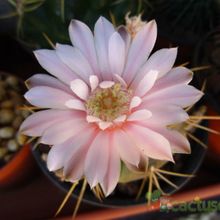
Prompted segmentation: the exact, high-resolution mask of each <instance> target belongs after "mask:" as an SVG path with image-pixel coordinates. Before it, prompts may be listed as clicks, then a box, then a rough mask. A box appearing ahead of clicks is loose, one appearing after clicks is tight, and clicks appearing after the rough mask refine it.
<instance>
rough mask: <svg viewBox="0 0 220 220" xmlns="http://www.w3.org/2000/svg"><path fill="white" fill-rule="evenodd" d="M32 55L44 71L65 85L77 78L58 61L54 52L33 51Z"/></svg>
mask: <svg viewBox="0 0 220 220" xmlns="http://www.w3.org/2000/svg"><path fill="white" fill-rule="evenodd" d="M34 55H35V57H36V58H37V60H38V62H39V63H40V65H41V66H42V67H43V68H44V69H45V70H47V71H48V72H49V73H51V74H52V75H54V76H56V77H57V78H59V79H60V80H61V81H62V82H64V83H66V84H67V85H69V83H70V82H71V81H72V80H74V79H76V78H77V75H76V74H75V72H74V71H72V70H71V69H70V68H69V67H68V66H66V65H65V64H64V63H63V62H62V61H61V60H60V59H59V57H58V56H57V54H56V52H55V51H54V50H45V49H44V50H35V51H34Z"/></svg>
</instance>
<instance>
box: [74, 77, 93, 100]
mask: <svg viewBox="0 0 220 220" xmlns="http://www.w3.org/2000/svg"><path fill="white" fill-rule="evenodd" d="M70 88H71V89H72V91H73V92H74V93H75V94H76V95H77V96H78V97H79V98H81V99H83V100H86V99H87V98H88V95H89V87H88V86H87V84H86V83H84V82H83V81H82V80H81V79H75V80H73V81H72V82H71V83H70Z"/></svg>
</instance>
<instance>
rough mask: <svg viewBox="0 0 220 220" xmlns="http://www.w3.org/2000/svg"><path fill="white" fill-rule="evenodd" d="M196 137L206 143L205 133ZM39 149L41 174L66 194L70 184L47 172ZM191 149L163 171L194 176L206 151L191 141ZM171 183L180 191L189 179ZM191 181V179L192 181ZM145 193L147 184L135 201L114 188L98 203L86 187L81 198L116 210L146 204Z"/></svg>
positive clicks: (169, 189)
mask: <svg viewBox="0 0 220 220" xmlns="http://www.w3.org/2000/svg"><path fill="white" fill-rule="evenodd" d="M194 135H195V136H196V137H198V138H199V139H200V140H201V141H203V142H205V143H206V142H207V133H206V132H204V131H202V130H197V131H196V132H195V134H194ZM39 149H40V148H37V149H35V150H34V149H33V150H32V152H33V155H34V157H35V159H36V161H37V163H38V165H39V167H40V168H41V170H42V171H43V173H44V174H45V175H46V176H47V177H48V178H49V179H50V180H51V182H52V183H53V184H55V185H56V186H57V187H58V188H60V190H62V191H64V192H66V193H67V192H68V190H69V189H70V186H71V185H72V184H71V183H67V182H61V181H60V180H59V178H58V177H56V176H55V175H54V173H52V172H49V170H48V169H47V167H46V163H45V161H43V160H42V158H41V152H40V150H39ZM191 149H192V152H191V154H189V155H184V154H179V155H175V156H174V158H176V159H177V162H176V163H175V164H172V163H168V164H166V165H165V166H166V167H163V168H164V169H169V170H170V171H174V172H179V173H187V174H195V173H196V171H197V170H198V169H199V167H200V165H201V163H202V161H203V158H204V155H205V153H206V149H204V148H203V147H202V146H200V145H199V144H198V143H196V142H194V141H192V142H191ZM170 179H171V180H172V182H173V183H175V184H176V185H177V186H178V187H179V189H181V188H182V187H183V186H185V185H186V184H187V183H189V182H190V180H191V178H185V177H184V178H183V177H172V178H170ZM192 181H193V179H192ZM161 187H162V189H163V190H164V191H165V192H166V193H169V194H173V193H175V192H176V191H177V190H176V189H174V188H172V187H170V186H169V185H168V184H166V183H163V184H162V182H161ZM80 189H81V187H80V186H78V187H77V188H76V190H75V192H74V193H73V195H72V196H73V197H74V198H77V196H78V195H79V192H80ZM146 192H147V184H146V187H145V189H144V190H143V193H142V195H141V197H140V199H139V200H137V201H136V200H135V198H131V197H129V196H126V195H125V194H122V193H119V192H118V189H117V188H116V190H115V193H114V194H113V195H110V196H109V197H107V198H105V199H104V201H103V202H100V201H99V200H98V199H97V198H96V197H95V196H94V195H93V193H92V192H91V190H90V189H89V187H87V190H86V193H85V195H84V198H83V202H85V203H88V204H90V205H93V206H101V207H108V208H116V207H125V206H134V205H138V204H144V203H146Z"/></svg>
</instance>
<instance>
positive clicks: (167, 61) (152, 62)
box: [132, 48, 177, 87]
mask: <svg viewBox="0 0 220 220" xmlns="http://www.w3.org/2000/svg"><path fill="white" fill-rule="evenodd" d="M176 56H177V48H170V49H161V50H158V51H156V52H155V53H154V54H152V55H151V56H150V58H149V59H148V60H147V62H146V63H145V64H144V65H143V67H142V68H141V69H140V70H139V71H138V73H137V75H136V77H135V79H134V81H133V82H132V87H135V86H137V84H138V83H139V81H140V80H141V79H142V78H143V77H144V76H145V74H146V73H147V72H149V71H150V70H156V71H158V78H159V77H162V76H163V75H165V74H166V73H167V72H168V71H170V70H171V68H172V67H173V65H174V62H175V60H176Z"/></svg>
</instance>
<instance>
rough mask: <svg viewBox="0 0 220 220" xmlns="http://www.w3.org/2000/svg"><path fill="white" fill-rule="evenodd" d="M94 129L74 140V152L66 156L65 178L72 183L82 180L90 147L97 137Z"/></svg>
mask: <svg viewBox="0 0 220 220" xmlns="http://www.w3.org/2000/svg"><path fill="white" fill-rule="evenodd" d="M96 133H97V132H96V131H95V129H94V128H92V127H91V128H90V129H87V130H86V133H85V134H84V135H78V136H76V137H75V138H74V140H73V142H72V143H71V145H72V152H70V153H69V154H67V155H66V158H65V162H64V170H63V172H64V176H65V177H66V178H67V179H68V180H69V181H72V182H75V181H77V180H80V179H81V178H82V176H83V172H84V164H85V159H86V155H87V152H88V150H89V147H90V145H91V143H92V141H93V140H94V138H95V137H96Z"/></svg>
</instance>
